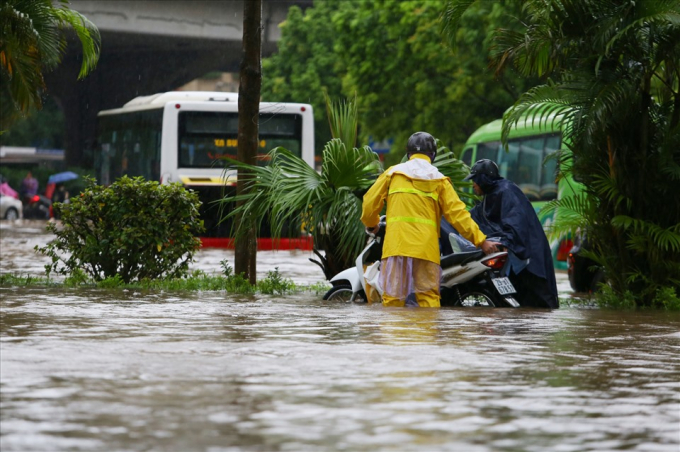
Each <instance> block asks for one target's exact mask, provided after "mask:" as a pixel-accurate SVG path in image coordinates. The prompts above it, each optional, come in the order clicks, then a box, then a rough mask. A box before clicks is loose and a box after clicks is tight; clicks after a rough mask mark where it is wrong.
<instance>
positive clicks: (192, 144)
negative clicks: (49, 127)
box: [95, 91, 314, 249]
mask: <svg viewBox="0 0 680 452" xmlns="http://www.w3.org/2000/svg"><path fill="white" fill-rule="evenodd" d="M237 137H238V94H235V93H222V92H207V91H203V92H200V91H197V92H192V91H177V92H167V93H160V94H154V95H151V96H141V97H137V98H135V99H133V100H131V101H130V102H128V103H126V104H125V105H124V106H123V107H122V108H116V109H112V110H104V111H101V112H99V114H98V126H97V152H96V153H95V171H96V177H97V181H98V183H99V184H102V185H109V184H111V183H112V182H114V181H115V180H116V179H118V178H119V177H121V176H123V175H127V176H129V177H135V176H143V177H144V178H145V179H147V180H156V181H159V182H161V183H171V182H181V183H182V184H184V185H185V186H186V187H187V188H190V189H192V190H194V191H196V192H197V193H198V194H199V197H200V199H201V201H202V202H203V205H202V217H203V220H204V223H205V226H206V233H205V237H202V240H203V244H204V246H224V245H226V246H229V245H230V244H231V241H229V240H227V241H220V240H214V239H216V238H221V239H223V238H226V237H227V236H228V233H229V230H230V227H231V226H230V224H228V223H226V222H224V223H221V224H220V222H219V220H220V218H219V206H218V205H217V204H216V203H214V202H213V201H215V200H217V199H220V198H222V197H223V196H224V193H225V189H226V190H227V191H228V190H235V185H236V173H235V171H232V172H229V173H225V171H224V168H225V160H224V159H223V158H222V157H230V158H233V159H236V150H237ZM259 140H260V150H261V155H263V154H266V153H267V152H269V151H270V150H271V149H273V148H275V147H277V146H281V147H284V148H286V149H288V150H289V151H291V152H292V153H294V154H296V155H297V156H298V157H300V158H302V159H303V160H304V161H305V162H307V163H308V164H309V165H310V166H311V167H314V117H313V111H312V107H311V105H308V104H298V103H276V102H261V103H260V115H259ZM261 235H262V236H265V237H266V236H267V231H261ZM295 243H297V242H295ZM268 246H271V244H270V245H267V241H266V240H265V241H260V247H261V249H265V248H267V247H268ZM286 246H287V241H286V240H283V239H282V240H281V242H280V243H279V247H281V248H285V247H286ZM290 246H296V245H294V244H293V245H290Z"/></svg>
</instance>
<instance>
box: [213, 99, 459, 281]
mask: <svg viewBox="0 0 680 452" xmlns="http://www.w3.org/2000/svg"><path fill="white" fill-rule="evenodd" d="M326 105H327V113H328V118H329V123H330V128H331V132H332V136H333V137H334V138H333V139H331V140H330V141H329V142H328V143H326V145H325V147H324V149H323V156H322V158H323V161H322V166H321V172H320V173H317V172H316V171H315V170H314V169H313V168H311V167H310V166H309V165H308V164H307V163H306V162H305V161H303V160H302V159H300V158H299V157H297V156H295V155H293V154H292V153H290V152H289V151H287V150H286V149H283V148H275V149H273V150H271V151H270V152H269V157H270V159H271V160H270V164H269V165H267V166H264V167H258V166H250V165H244V164H243V163H239V162H233V165H234V166H236V167H247V168H248V169H249V171H252V172H253V173H254V174H255V178H254V179H253V180H252V182H251V184H252V186H251V188H252V189H251V190H250V193H249V194H248V195H245V196H230V197H227V198H225V199H223V203H224V204H223V206H227V205H231V203H236V202H238V201H243V204H241V205H240V206H239V207H236V208H235V209H233V210H231V211H229V212H228V213H227V214H226V217H227V218H230V217H235V216H236V215H239V214H241V213H249V214H251V215H252V216H253V217H254V218H257V219H258V221H259V222H262V221H264V220H265V219H266V218H268V219H269V221H270V223H271V225H272V228H271V229H272V230H271V234H272V237H281V234H282V231H283V228H284V225H289V226H290V227H291V230H300V229H301V228H302V229H303V230H304V231H305V232H307V233H309V234H311V235H312V237H313V240H314V253H315V254H316V256H317V258H318V260H316V259H310V260H311V261H312V262H314V263H316V264H317V265H319V266H320V267H321V269H322V270H323V272H324V275H325V276H326V278H327V279H330V278H331V277H333V276H334V275H335V274H337V273H339V272H340V271H342V270H344V269H346V268H349V267H351V266H353V265H354V260H355V259H356V256H357V254H358V253H359V251H360V250H361V248H362V247H363V246H364V244H365V242H366V235H365V233H364V226H363V225H362V223H361V221H360V220H359V219H360V217H361V205H362V197H363V194H364V193H365V192H366V191H367V190H368V188H370V186H371V185H372V184H373V182H374V181H375V179H376V178H377V177H378V175H380V173H381V172H382V166H381V163H380V160H379V159H378V156H377V154H375V153H374V152H373V151H372V150H371V148H370V147H368V146H362V147H360V148H357V147H354V145H355V143H356V141H357V130H358V113H357V102H356V98H355V99H354V100H351V101H344V102H332V101H331V100H330V99H329V98H328V97H327V96H326ZM435 163H436V165H437V166H438V167H439V169H440V171H442V173H444V174H446V175H448V176H449V177H451V178H452V179H453V180H462V179H463V178H464V177H465V176H466V175H467V174H468V169H467V167H466V166H465V165H464V164H463V163H462V162H461V161H460V160H457V159H456V158H455V157H454V156H453V154H452V153H451V152H450V151H448V150H447V149H446V148H440V149H439V152H438V156H437V160H436V162H435ZM468 185H469V184H467V185H466V184H464V183H462V184H456V189H457V190H459V195H460V196H461V198H464V199H470V194H469V193H467V192H463V189H464V188H465V187H466V186H468ZM241 226H242V225H238V226H236V228H237V229H236V231H235V234H236V235H238V234H243V233H244V232H245V231H244V230H243V229H244V228H243V227H241ZM321 251H323V252H324V254H322V253H321Z"/></svg>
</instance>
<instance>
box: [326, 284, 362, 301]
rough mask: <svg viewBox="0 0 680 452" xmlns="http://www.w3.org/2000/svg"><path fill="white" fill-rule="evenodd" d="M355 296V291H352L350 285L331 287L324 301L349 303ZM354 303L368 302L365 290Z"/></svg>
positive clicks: (360, 292)
mask: <svg viewBox="0 0 680 452" xmlns="http://www.w3.org/2000/svg"><path fill="white" fill-rule="evenodd" d="M353 294H354V291H352V286H351V285H350V284H338V285H337V286H333V287H331V289H330V290H329V291H328V292H326V295H324V296H323V299H324V300H327V301H344V302H345V303H349V301H350V300H351V299H352V295H353ZM354 302H355V303H365V302H366V295H365V294H364V291H363V290H361V291H359V293H358V294H357V296H356V297H355V298H354Z"/></svg>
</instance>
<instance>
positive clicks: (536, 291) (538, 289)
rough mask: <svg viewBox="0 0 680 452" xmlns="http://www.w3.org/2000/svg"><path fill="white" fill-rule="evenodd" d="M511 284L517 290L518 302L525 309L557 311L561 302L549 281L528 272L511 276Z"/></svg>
mask: <svg viewBox="0 0 680 452" xmlns="http://www.w3.org/2000/svg"><path fill="white" fill-rule="evenodd" d="M510 282H511V283H512V285H513V286H515V290H517V301H518V302H519V304H520V305H521V306H522V307H523V308H549V309H557V308H559V307H560V302H559V300H558V298H557V294H556V293H554V292H553V291H552V288H551V287H550V284H548V280H546V279H545V278H541V277H540V276H536V275H534V274H533V273H531V272H530V271H528V270H526V269H525V270H523V271H521V272H519V275H516V274H514V273H511V274H510Z"/></svg>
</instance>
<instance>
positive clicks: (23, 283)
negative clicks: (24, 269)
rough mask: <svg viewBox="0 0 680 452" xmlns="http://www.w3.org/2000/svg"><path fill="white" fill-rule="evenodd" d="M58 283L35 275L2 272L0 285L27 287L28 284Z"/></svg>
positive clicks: (44, 284) (45, 284) (50, 284)
mask: <svg viewBox="0 0 680 452" xmlns="http://www.w3.org/2000/svg"><path fill="white" fill-rule="evenodd" d="M57 284H58V283H56V282H54V281H53V280H51V279H45V278H37V277H35V276H29V275H25V276H21V275H12V274H9V273H3V274H0V287H27V286H54V285H57Z"/></svg>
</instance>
